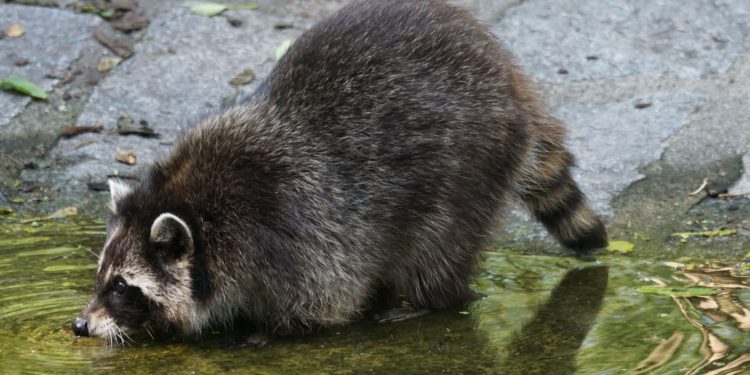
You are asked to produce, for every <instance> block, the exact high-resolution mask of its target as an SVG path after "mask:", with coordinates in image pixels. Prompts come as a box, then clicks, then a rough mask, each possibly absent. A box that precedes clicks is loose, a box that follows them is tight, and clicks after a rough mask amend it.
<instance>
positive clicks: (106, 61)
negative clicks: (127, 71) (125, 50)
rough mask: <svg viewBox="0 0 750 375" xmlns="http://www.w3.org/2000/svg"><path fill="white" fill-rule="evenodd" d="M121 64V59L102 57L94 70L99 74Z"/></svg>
mask: <svg viewBox="0 0 750 375" xmlns="http://www.w3.org/2000/svg"><path fill="white" fill-rule="evenodd" d="M120 62H122V58H121V57H111V56H104V57H102V59H101V60H99V64H97V65H96V70H98V71H100V72H106V71H108V70H110V69H112V68H114V67H115V66H117V64H119V63H120Z"/></svg>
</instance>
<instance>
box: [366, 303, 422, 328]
mask: <svg viewBox="0 0 750 375" xmlns="http://www.w3.org/2000/svg"><path fill="white" fill-rule="evenodd" d="M431 312H432V310H430V309H417V308H414V307H413V306H411V305H404V306H402V307H395V308H393V309H390V310H388V311H386V312H383V313H381V314H375V315H374V316H373V318H374V319H375V321H377V322H378V323H381V324H385V323H396V322H403V321H404V320H409V319H414V318H419V317H420V316H425V315H427V314H429V313H431Z"/></svg>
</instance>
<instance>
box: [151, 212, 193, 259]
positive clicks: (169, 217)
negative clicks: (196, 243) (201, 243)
mask: <svg viewBox="0 0 750 375" xmlns="http://www.w3.org/2000/svg"><path fill="white" fill-rule="evenodd" d="M151 242H153V243H155V244H158V245H162V246H165V247H167V248H174V247H179V250H178V251H179V252H180V254H182V253H183V252H186V253H189V252H192V251H193V234H192V233H191V232H190V228H189V227H188V226H187V224H186V223H185V221H183V220H182V219H180V218H179V217H177V216H175V215H173V214H170V213H163V214H161V215H159V217H157V218H156V220H154V223H153V224H152V225H151Z"/></svg>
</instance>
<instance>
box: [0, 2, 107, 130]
mask: <svg viewBox="0 0 750 375" xmlns="http://www.w3.org/2000/svg"><path fill="white" fill-rule="evenodd" d="M0 7H1V8H0V9H2V11H0V30H3V31H5V30H7V29H8V28H10V27H11V25H14V24H17V25H19V26H21V28H22V29H23V30H24V33H23V35H21V36H20V37H18V38H11V37H10V36H5V37H4V38H2V39H0V80H2V79H5V78H6V77H7V76H8V75H9V74H13V75H17V76H22V77H25V78H26V79H28V80H30V81H32V82H34V83H36V84H37V85H38V86H40V87H42V88H43V89H45V90H46V91H49V90H50V89H52V88H53V87H54V86H55V85H56V84H57V83H58V82H59V80H60V78H59V77H54V74H55V73H60V72H64V71H65V70H66V69H67V68H68V66H70V65H71V64H72V63H73V61H74V60H76V59H78V58H79V55H80V53H81V49H82V46H83V44H84V42H86V41H90V40H92V39H93V37H92V35H91V31H92V30H93V28H94V27H95V26H96V25H97V24H99V23H100V20H99V18H98V17H96V16H92V15H85V14H84V15H81V14H74V13H71V12H68V11H63V10H58V9H52V8H43V7H28V6H22V5H13V4H0ZM19 59H25V60H27V61H28V62H27V64H25V65H23V66H18V65H20V64H17V62H18V60H19ZM1 94H2V95H0V131H1V132H2V133H5V134H3V135H0V137H5V136H6V135H7V129H8V123H9V122H10V120H11V119H12V118H13V117H14V116H16V115H18V114H19V113H20V112H21V111H23V109H24V108H25V106H26V105H27V104H28V103H29V101H30V100H31V99H29V98H28V97H26V96H22V95H13V94H8V93H6V92H2V93H1Z"/></svg>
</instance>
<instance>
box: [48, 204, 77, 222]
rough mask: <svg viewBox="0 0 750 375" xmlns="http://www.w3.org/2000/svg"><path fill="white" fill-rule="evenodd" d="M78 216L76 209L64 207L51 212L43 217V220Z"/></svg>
mask: <svg viewBox="0 0 750 375" xmlns="http://www.w3.org/2000/svg"><path fill="white" fill-rule="evenodd" d="M76 215H78V209H77V208H75V207H65V208H62V209H59V210H57V211H55V212H53V213H52V214H50V215H47V216H45V217H44V219H47V220H49V219H60V218H63V217H69V216H76Z"/></svg>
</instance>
